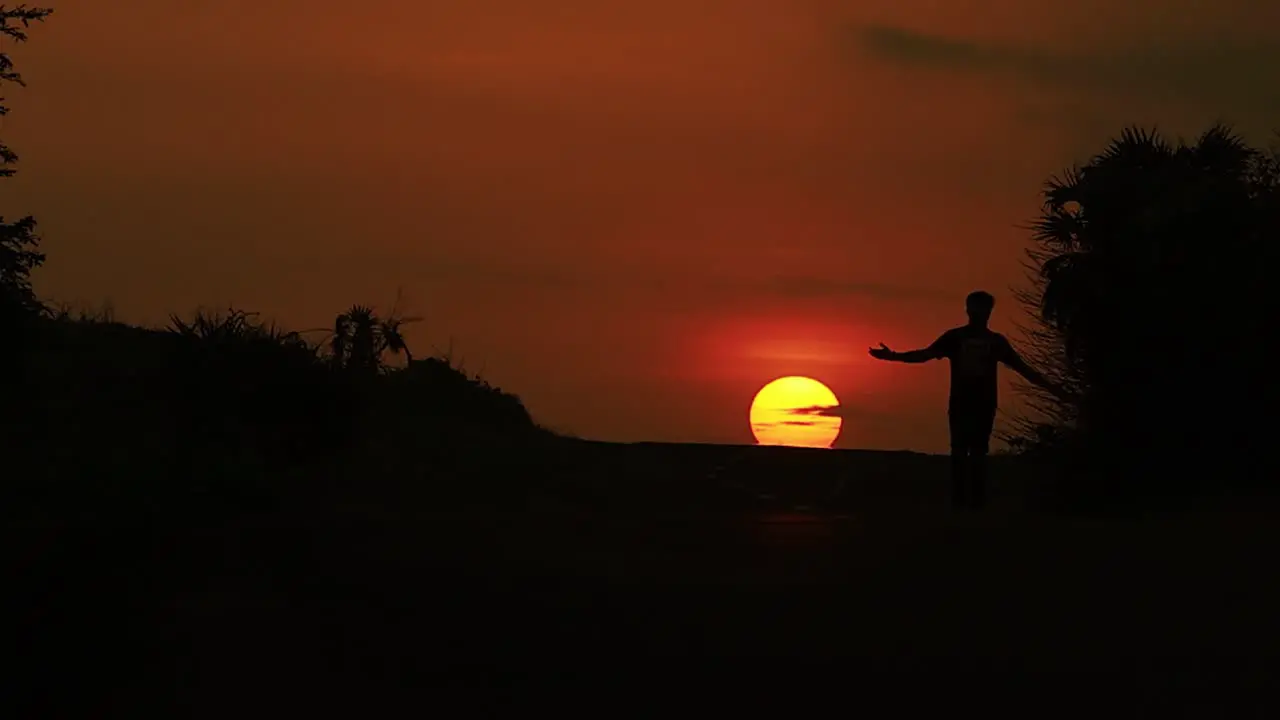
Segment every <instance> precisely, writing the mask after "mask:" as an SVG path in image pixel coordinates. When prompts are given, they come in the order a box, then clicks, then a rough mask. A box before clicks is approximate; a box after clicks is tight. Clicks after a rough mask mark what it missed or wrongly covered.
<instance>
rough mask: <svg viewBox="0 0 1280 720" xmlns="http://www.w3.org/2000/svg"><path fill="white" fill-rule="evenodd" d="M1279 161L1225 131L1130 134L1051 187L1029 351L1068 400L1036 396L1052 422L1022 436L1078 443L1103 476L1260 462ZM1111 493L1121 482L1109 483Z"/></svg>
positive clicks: (1271, 391)
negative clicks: (1247, 408) (1245, 406)
mask: <svg viewBox="0 0 1280 720" xmlns="http://www.w3.org/2000/svg"><path fill="white" fill-rule="evenodd" d="M1278 188H1280V162H1278V159H1277V155H1276V154H1275V153H1274V152H1264V151H1261V150H1258V149H1256V148H1253V147H1251V146H1249V145H1248V144H1247V143H1246V142H1245V141H1244V140H1242V139H1241V138H1240V137H1239V136H1238V135H1236V134H1235V133H1233V132H1232V131H1231V130H1230V129H1229V128H1227V127H1223V126H1215V127H1212V128H1210V129H1209V130H1208V131H1206V132H1204V133H1203V134H1202V135H1200V136H1199V137H1198V138H1197V139H1196V140H1195V141H1194V142H1186V141H1179V142H1177V143H1171V142H1168V141H1167V140H1165V139H1164V138H1163V137H1161V136H1160V135H1159V134H1158V133H1155V132H1153V131H1146V130H1140V129H1128V130H1125V131H1124V132H1123V133H1122V134H1121V135H1120V137H1119V138H1117V139H1116V140H1114V141H1113V142H1112V143H1111V144H1110V145H1109V146H1108V147H1107V148H1106V149H1105V150H1104V151H1103V152H1102V153H1100V154H1099V155H1098V156H1096V157H1094V158H1093V159H1092V160H1090V161H1089V163H1087V164H1086V165H1084V166H1083V167H1078V168H1072V169H1070V170H1068V171H1067V172H1065V173H1063V174H1062V175H1061V176H1059V177H1055V178H1053V179H1051V180H1050V181H1049V182H1048V183H1047V185H1046V187H1045V190H1044V194H1043V196H1044V206H1043V210H1042V213H1041V215H1040V217H1039V219H1038V220H1037V221H1036V222H1035V223H1034V224H1033V226H1032V227H1031V230H1032V233H1033V241H1034V246H1033V248H1032V249H1031V250H1030V251H1029V255H1028V260H1029V262H1028V264H1027V267H1028V269H1029V270H1030V279H1031V286H1030V289H1028V290H1026V291H1024V292H1023V293H1022V295H1021V299H1022V301H1023V302H1024V304H1025V305H1026V306H1027V307H1028V309H1029V310H1030V311H1031V316H1032V319H1033V325H1032V327H1031V328H1030V330H1029V334H1030V336H1031V339H1032V345H1033V347H1032V350H1031V351H1030V354H1031V355H1032V357H1033V359H1035V360H1036V361H1038V362H1039V363H1040V365H1041V366H1042V367H1044V368H1045V370H1046V374H1047V375H1049V376H1050V377H1051V378H1052V379H1054V380H1056V381H1057V382H1059V383H1060V384H1062V385H1063V386H1064V387H1066V388H1067V389H1068V390H1070V391H1071V393H1072V396H1073V399H1071V400H1068V401H1063V400H1060V399H1058V398H1055V397H1053V396H1051V395H1048V394H1046V393H1043V392H1040V391H1037V390H1035V389H1034V388H1028V392H1029V393H1031V395H1032V397H1033V398H1034V405H1033V407H1035V408H1036V409H1037V410H1039V411H1040V412H1039V415H1040V416H1041V417H1040V418H1038V419H1035V420H1025V421H1024V422H1023V423H1022V425H1021V426H1020V427H1019V429H1018V436H1017V437H1016V438H1015V439H1014V444H1015V447H1017V448H1019V449H1022V450H1024V451H1026V450H1045V449H1056V450H1058V451H1063V450H1066V449H1068V448H1069V449H1070V450H1071V451H1072V455H1071V456H1072V457H1074V458H1075V459H1078V460H1079V459H1083V460H1085V461H1086V462H1087V463H1088V464H1089V465H1090V467H1091V468H1092V471H1095V472H1096V471H1104V472H1105V473H1106V474H1108V475H1111V476H1115V477H1123V478H1126V479H1125V480H1124V482H1125V483H1129V484H1137V483H1140V482H1142V480H1141V478H1145V477H1150V476H1153V475H1159V474H1160V473H1158V472H1155V473H1153V472H1152V471H1153V470H1156V467H1155V465H1154V464H1153V463H1159V462H1162V460H1161V458H1177V459H1176V460H1170V467H1169V468H1165V469H1168V470H1173V469H1174V468H1175V467H1176V466H1178V465H1181V467H1182V468H1183V473H1182V474H1183V475H1190V474H1194V472H1195V470H1196V469H1199V470H1200V471H1201V472H1202V473H1203V472H1206V468H1207V467H1208V465H1210V464H1213V463H1217V462H1220V461H1221V458H1223V457H1229V456H1237V457H1244V456H1245V455H1249V454H1250V453H1252V454H1253V455H1256V454H1257V448H1258V447H1260V445H1259V443H1264V442H1265V441H1266V440H1265V439H1266V438H1268V437H1270V433H1271V431H1272V429H1273V427H1274V421H1273V420H1272V419H1271V418H1272V415H1271V413H1266V414H1265V415H1264V416H1259V417H1245V416H1244V415H1242V413H1241V412H1240V411H1239V407H1240V403H1241V401H1242V400H1243V399H1244V398H1253V399H1254V400H1255V401H1257V402H1264V403H1273V402H1274V401H1275V400H1276V399H1277V397H1276V383H1275V382H1274V381H1273V380H1272V379H1271V375H1272V371H1271V370H1270V368H1269V363H1267V362H1265V361H1263V360H1262V358H1264V357H1265V355H1266V353H1265V352H1263V351H1262V350H1261V349H1260V347H1259V345H1260V344H1261V343H1264V342H1266V341H1267V338H1269V337H1270V335H1271V333H1272V332H1273V330H1274V322H1275V318H1276V317H1277V316H1278V315H1277V312H1278V311H1280V304H1278V303H1277V300H1276V294H1275V293H1274V291H1273V285H1274V274H1275V268H1276V267H1277V262H1278V261H1280V253H1278V251H1277V248H1280V244H1278V243H1277V240H1280V222H1277V219H1278V218H1280V214H1278V213H1277V207H1278V204H1280V192H1278ZM1113 488H1114V485H1113Z"/></svg>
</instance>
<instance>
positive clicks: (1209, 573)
mask: <svg viewBox="0 0 1280 720" xmlns="http://www.w3.org/2000/svg"><path fill="white" fill-rule="evenodd" d="M566 452H567V454H566V455H564V456H562V457H559V458H558V459H557V461H556V463H553V464H552V465H553V466H554V467H551V466H544V467H543V468H542V470H541V471H540V472H544V473H545V472H549V471H550V470H551V469H554V470H555V471H556V473H557V475H556V477H555V478H554V479H553V480H552V481H548V480H547V479H546V477H545V476H539V479H538V480H537V481H536V484H537V485H538V487H539V488H540V489H539V490H538V491H537V492H514V491H503V492H497V490H499V489H501V488H504V487H507V486H506V485H504V484H503V482H506V481H509V478H506V479H505V480H498V479H495V473H498V472H499V470H500V469H501V467H502V466H503V464H502V462H501V461H495V462H494V463H493V464H492V465H491V466H490V467H488V468H482V469H475V468H472V469H470V470H469V471H468V470H466V469H458V470H457V471H456V472H455V474H456V475H457V477H454V478H453V480H454V481H456V482H463V481H465V482H468V483H471V484H472V486H473V487H475V486H479V487H484V485H485V484H486V483H489V484H491V485H492V487H493V488H494V489H495V492H493V493H488V494H486V493H482V492H477V493H471V494H465V493H464V494H458V493H456V492H455V493H442V494H439V495H436V494H432V493H431V492H429V491H427V490H424V489H422V488H414V489H411V488H409V487H408V486H406V485H404V484H401V485H400V486H399V489H391V488H389V487H379V488H374V489H370V490H369V491H367V492H364V493H360V494H353V493H345V494H344V493H334V494H331V495H328V496H324V495H317V496H316V497H312V498H310V499H309V500H308V501H307V502H306V503H302V502H299V503H294V504H292V505H289V504H286V505H285V506H284V507H280V508H276V509H273V510H271V511H259V512H254V513H248V514H246V515H243V516H240V517H237V518H235V519H234V520H232V519H223V520H213V519H205V520H202V521H189V522H181V523H180V522H177V521H175V522H171V523H167V524H165V525H164V526H161V525H159V524H153V525H150V526H148V527H140V526H138V525H133V526H130V527H109V526H107V525H105V524H103V523H98V524H97V525H95V526H93V527H89V526H86V525H85V524H83V523H79V524H76V525H75V526H71V525H67V524H65V523H64V524H59V523H56V522H52V521H46V522H37V521H29V522H26V523H24V524H22V525H20V526H16V527H12V528H11V530H10V537H9V538H8V539H7V540H6V546H7V551H8V552H11V553H14V555H13V557H14V559H15V561H16V564H15V565H14V567H15V568H16V570H15V571H14V572H12V573H9V579H8V582H7V583H6V587H7V589H6V594H8V595H9V596H10V597H17V598H18V599H19V602H18V609H17V610H16V611H14V613H13V614H12V615H11V617H14V618H16V619H17V620H18V622H17V626H18V627H19V628H20V629H19V633H18V636H19V642H18V643H17V644H16V647H17V648H18V653H17V655H18V656H19V657H21V662H20V665H21V670H20V671H19V672H17V673H16V674H11V675H10V676H9V678H8V680H6V683H7V684H9V687H10V692H9V693H7V695H8V697H9V698H11V699H13V700H18V701H24V702H26V703H32V702H35V703H38V704H39V706H44V707H45V708H46V709H47V708H49V707H51V706H52V704H57V705H60V706H66V707H75V708H78V709H84V710H87V711H88V713H87V714H89V715H91V716H94V717H103V716H108V715H109V716H117V715H119V716H131V717H136V716H142V713H143V712H144V711H146V710H150V709H151V708H156V709H160V710H164V711H166V712H165V715H164V716H167V717H217V718H225V717H236V716H239V717H244V716H248V717H268V716H271V717H303V716H314V715H330V714H348V715H350V714H355V715H358V716H363V717H374V716H378V717H381V716H389V715H390V714H391V713H392V712H396V713H397V714H402V713H413V714H424V713H429V712H432V711H436V712H439V713H448V714H450V715H457V714H464V715H474V714H486V713H488V712H490V711H491V710H493V709H495V708H506V709H514V710H517V711H521V712H529V711H531V707H532V705H531V704H530V703H532V702H538V703H539V704H540V703H541V702H542V701H547V700H551V701H552V702H553V704H552V706H551V708H552V709H553V710H555V711H557V712H562V713H563V712H569V711H575V712H576V711H585V712H590V713H591V714H592V715H613V714H618V713H620V712H621V713H627V714H632V713H634V712H636V711H641V712H644V714H656V712H662V713H663V714H667V713H674V712H679V713H683V712H685V711H689V712H704V713H705V712H716V713H724V712H730V711H731V710H730V708H731V707H732V708H734V710H732V711H734V712H736V711H737V709H738V708H743V707H745V708H746V709H748V710H750V709H755V710H760V709H761V708H762V707H763V706H762V705H760V704H758V703H760V702H761V701H762V700H761V698H766V697H767V698H769V699H771V700H773V701H775V702H776V701H780V702H781V707H782V708H784V709H787V710H789V711H790V712H792V713H795V712H799V711H800V710H799V708H800V707H801V706H804V705H810V704H813V705H821V706H822V707H821V708H820V709H821V710H822V711H823V712H828V713H829V712H832V711H834V712H836V713H838V714H840V715H852V714H857V713H863V714H865V713H874V714H875V715H877V716H884V715H893V716H902V715H904V714H905V715H914V714H915V712H914V711H915V710H921V709H925V708H928V709H929V710H931V711H933V712H946V713H950V714H959V713H963V714H966V715H968V714H972V713H974V712H979V713H983V714H988V715H989V714H991V713H993V712H996V711H1000V712H1002V713H1003V712H1005V711H1008V712H1010V713H1014V714H1017V715H1019V716H1024V717H1045V716H1067V715H1070V716H1073V717H1074V716H1078V715H1080V714H1081V713H1087V714H1088V715H1092V716H1108V717H1109V716H1120V715H1124V716H1129V717H1133V716H1135V715H1137V716H1153V717H1155V716H1158V717H1168V716H1192V715H1195V716H1205V715H1208V716H1226V714H1227V713H1229V714H1230V716H1232V717H1239V716H1246V717H1253V716H1257V717H1262V716H1264V713H1265V714H1266V715H1267V716H1271V714H1270V712H1268V708H1267V706H1266V703H1268V702H1269V701H1270V698H1269V697H1268V693H1269V692H1274V689H1275V688H1276V687H1277V686H1278V684H1277V681H1276V675H1275V671H1276V670H1277V669H1280V632H1278V631H1280V622H1278V621H1277V617H1278V611H1280V603H1278V601H1280V583H1277V582H1276V571H1275V563H1276V558H1277V557H1280V555H1278V554H1277V551H1280V534H1277V533H1276V532H1274V530H1273V529H1272V527H1271V523H1272V519H1271V518H1273V517H1274V514H1273V513H1272V507H1274V506H1273V505H1268V504H1264V503H1261V502H1260V501H1250V502H1241V503H1237V504H1235V506H1234V507H1233V506H1232V504H1230V503H1228V504H1225V505H1223V504H1219V505H1217V506H1215V507H1214V509H1212V510H1209V509H1206V510H1202V511H1198V512H1187V511H1178V512H1174V511H1170V512H1166V513H1161V514H1158V515H1155V516H1151V517H1147V518H1144V519H1140V520H1138V519H1132V518H1131V519H1081V518H1068V517H1063V516H1057V515H1051V514H1048V513H1045V512H1041V511H1037V510H1034V509H1029V507H1028V506H1029V505H1030V502H1029V501H1028V497H1029V496H1028V493H1027V491H1026V490H1025V487H1026V477H1025V472H1023V474H1022V476H1021V478H1019V476H1018V473H1016V472H1014V471H1012V470H1010V469H1009V468H1007V467H1006V468H997V473H998V474H997V481H998V484H997V487H996V492H997V495H996V498H995V502H994V503H993V507H992V508H991V510H989V511H988V512H985V513H983V514H982V515H978V516H958V515H954V514H952V513H950V512H949V511H948V510H947V509H946V496H945V486H944V478H945V468H946V466H945V459H943V458H931V457H925V456H918V455H911V454H892V453H863V454H858V453H836V452H829V453H817V454H815V453H804V452H787V451H778V450H774V451H769V450H756V449H750V450H746V449H741V448H696V447H684V448H680V447H662V446H604V445H583V446H581V447H577V448H576V449H574V450H572V451H566ZM508 460H509V459H508ZM512 467H514V466H512ZM508 470H509V472H511V473H518V472H520V471H517V470H512V469H510V468H508ZM468 474H469V477H464V476H467V475H468ZM529 484H530V485H533V484H535V481H534V480H530V483H529ZM706 703H709V704H706ZM883 703H889V704H883ZM27 707H29V708H30V707H33V706H32V705H30V704H28V705H27ZM699 708H700V709H699ZM1271 709H1274V708H1271ZM650 710H653V711H654V712H649V711H650ZM806 712H807V711H806ZM6 714H7V715H8V713H6ZM9 716H12V717H29V716H50V715H49V714H47V713H39V714H38V715H36V714H12V715H9Z"/></svg>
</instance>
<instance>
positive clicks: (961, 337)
mask: <svg viewBox="0 0 1280 720" xmlns="http://www.w3.org/2000/svg"><path fill="white" fill-rule="evenodd" d="M947 336H949V337H948V341H947V343H946V349H947V359H948V360H950V361H951V398H950V403H949V407H950V410H951V412H952V413H965V414H968V413H974V414H979V413H994V412H995V409H996V405H997V403H998V397H997V395H998V390H997V383H996V377H997V369H998V368H997V366H998V363H1000V362H1001V361H1003V360H1004V359H1005V357H1006V354H1007V348H1008V347H1009V345H1008V341H1007V340H1005V338H1004V336H1003V335H1001V334H1000V333H997V332H994V331H992V330H989V329H987V328H975V327H968V326H964V327H958V328H955V329H953V330H950V331H948V332H947Z"/></svg>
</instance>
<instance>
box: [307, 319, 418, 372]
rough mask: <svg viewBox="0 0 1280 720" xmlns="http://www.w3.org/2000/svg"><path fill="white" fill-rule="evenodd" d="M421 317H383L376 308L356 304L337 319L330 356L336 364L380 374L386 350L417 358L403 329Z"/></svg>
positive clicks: (331, 337) (330, 345) (408, 358)
mask: <svg viewBox="0 0 1280 720" xmlns="http://www.w3.org/2000/svg"><path fill="white" fill-rule="evenodd" d="M418 319H419V318H405V317H400V316H399V315H396V314H392V316H391V317H388V318H386V319H383V318H379V317H378V315H377V313H376V312H375V311H374V309H373V308H371V307H368V306H364V305H352V306H351V307H350V308H348V309H347V311H346V312H343V313H340V314H339V315H338V316H337V317H336V318H335V319H334V324H333V330H332V331H331V333H330V337H329V350H330V358H331V360H332V362H333V363H334V365H335V366H336V367H340V368H344V369H347V370H352V371H355V372H364V373H376V372H378V371H380V370H382V369H383V367H384V362H383V357H384V355H385V354H386V353H388V352H390V353H393V354H404V356H405V358H406V359H407V360H408V361H409V362H412V361H413V353H412V352H411V351H410V350H409V344H408V343H407V342H406V341H405V339H404V335H403V334H402V332H401V330H402V328H403V327H404V325H406V324H408V323H411V322H416V321H417V320H418Z"/></svg>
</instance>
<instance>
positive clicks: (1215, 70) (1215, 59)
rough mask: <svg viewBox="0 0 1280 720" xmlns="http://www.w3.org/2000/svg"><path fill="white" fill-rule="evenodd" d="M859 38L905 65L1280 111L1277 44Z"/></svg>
mask: <svg viewBox="0 0 1280 720" xmlns="http://www.w3.org/2000/svg"><path fill="white" fill-rule="evenodd" d="M853 33H854V36H855V38H856V43H857V45H858V46H859V47H860V48H861V49H863V50H864V51H866V52H869V53H870V54H871V55H873V56H875V57H878V58H880V59H882V60H886V61H889V62H892V63H895V64H898V65H902V66H908V67H918V68H926V69H934V70H950V71H956V72H964V73H974V74H981V75H988V76H1003V77H1008V78H1011V79H1014V80H1016V81H1020V82H1024V83H1031V84H1035V85H1038V86H1042V87H1050V88H1059V89H1068V90H1072V91H1079V92H1102V93H1108V94H1123V95H1131V96H1138V97H1144V98H1148V99H1160V100H1166V99H1167V100H1174V101H1177V102H1180V103H1184V104H1187V105H1196V106H1208V107H1216V108H1219V109H1220V111H1221V112H1233V113H1241V114H1263V115H1267V114H1275V113H1278V112H1280V42H1277V41H1275V40H1233V39H1230V38H1196V39H1182V40H1178V41H1170V40H1164V41H1160V42H1152V41H1149V40H1145V39H1144V40H1143V41H1141V42H1137V43H1134V44H1133V45H1131V46H1127V47H1120V48H1108V49H1104V50H1100V51H1094V52H1079V51H1057V52H1055V51H1047V50H1041V49H1038V48H1034V47H1031V46H1023V45H1017V44H1002V43H994V42H979V41H975V40H968V39H963V38H954V37H947V36H944V35H935V34H929V33H923V32H916V31H913V30H910V29H907V28H903V27H894V26H886V25H866V26H861V27H858V28H855V29H854V30H853ZM1278 121H1280V120H1278Z"/></svg>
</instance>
